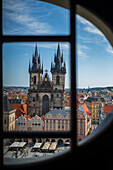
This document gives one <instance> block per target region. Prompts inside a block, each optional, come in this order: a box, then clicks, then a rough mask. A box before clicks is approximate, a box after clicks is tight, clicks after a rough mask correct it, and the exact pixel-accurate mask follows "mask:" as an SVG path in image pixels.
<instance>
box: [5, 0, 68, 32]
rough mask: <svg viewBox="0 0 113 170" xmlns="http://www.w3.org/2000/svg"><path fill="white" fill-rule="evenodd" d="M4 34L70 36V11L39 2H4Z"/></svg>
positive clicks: (33, 0) (32, 0) (13, 0)
mask: <svg viewBox="0 0 113 170" xmlns="http://www.w3.org/2000/svg"><path fill="white" fill-rule="evenodd" d="M3 34H4V35H61V34H62V35H66V34H69V10H68V9H65V8H62V7H59V6H57V5H53V4H50V3H47V2H43V1H39V0H25V1H23V0H10V1H9V0H3Z"/></svg>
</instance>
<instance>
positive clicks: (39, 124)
mask: <svg viewBox="0 0 113 170" xmlns="http://www.w3.org/2000/svg"><path fill="white" fill-rule="evenodd" d="M43 129H44V121H43V120H42V119H41V118H40V117H39V116H37V115H36V116H34V117H32V118H31V117H30V116H29V115H27V116H23V115H21V116H20V117H18V118H17V119H16V121H15V130H16V131H43Z"/></svg>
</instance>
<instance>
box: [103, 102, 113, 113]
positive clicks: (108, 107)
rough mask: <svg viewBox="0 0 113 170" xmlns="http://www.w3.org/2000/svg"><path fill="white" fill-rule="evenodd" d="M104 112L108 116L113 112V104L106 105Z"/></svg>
mask: <svg viewBox="0 0 113 170" xmlns="http://www.w3.org/2000/svg"><path fill="white" fill-rule="evenodd" d="M104 112H105V113H106V114H108V113H111V112H113V104H112V105H107V104H105V105H104Z"/></svg>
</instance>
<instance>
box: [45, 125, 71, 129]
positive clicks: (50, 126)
mask: <svg viewBox="0 0 113 170" xmlns="http://www.w3.org/2000/svg"><path fill="white" fill-rule="evenodd" d="M48 128H50V129H52V125H46V129H48ZM55 128H56V126H55V125H53V129H55ZM60 128H62V129H64V125H58V129H60ZM65 129H68V125H65Z"/></svg>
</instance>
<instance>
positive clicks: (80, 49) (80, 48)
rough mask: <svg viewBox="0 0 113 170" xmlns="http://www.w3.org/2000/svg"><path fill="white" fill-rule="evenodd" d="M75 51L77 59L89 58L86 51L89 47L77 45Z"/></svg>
mask: <svg viewBox="0 0 113 170" xmlns="http://www.w3.org/2000/svg"><path fill="white" fill-rule="evenodd" d="M76 49H77V54H78V57H79V58H80V59H87V58H89V57H90V56H89V55H87V50H89V49H90V48H89V47H87V46H85V45H80V44H79V45H78V46H77V48H76Z"/></svg>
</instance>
